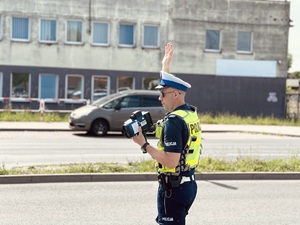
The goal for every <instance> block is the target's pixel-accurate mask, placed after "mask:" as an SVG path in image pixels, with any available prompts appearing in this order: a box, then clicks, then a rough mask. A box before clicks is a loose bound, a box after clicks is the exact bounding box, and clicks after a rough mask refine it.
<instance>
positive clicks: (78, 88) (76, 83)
mask: <svg viewBox="0 0 300 225" xmlns="http://www.w3.org/2000/svg"><path fill="white" fill-rule="evenodd" d="M66 79H67V80H66V98H69V99H83V76H82V75H67V77H66Z"/></svg>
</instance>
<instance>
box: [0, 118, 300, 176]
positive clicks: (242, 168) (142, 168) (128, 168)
mask: <svg viewBox="0 0 300 225" xmlns="http://www.w3.org/2000/svg"><path fill="white" fill-rule="evenodd" d="M68 117H69V114H55V113H45V114H44V115H43V121H44V122H68ZM200 117H201V123H205V124H249V125H251V124H252V125H254V124H255V125H279V126H280V125H282V126H283V125H284V126H300V120H298V121H293V120H289V119H278V118H273V117H256V118H253V117H240V116H234V115H229V114H225V115H210V114H200ZM1 121H12V122H18V121H23V122H39V121H41V115H40V114H39V113H29V112H23V113H11V112H1V113H0V122H1ZM155 171H156V169H155V165H154V161H153V160H149V161H142V162H128V163H127V164H120V163H115V164H113V163H88V164H86V163H83V164H65V165H48V166H39V165H37V166H30V167H15V168H10V169H8V168H6V167H5V165H4V164H3V165H1V161H0V175H19V174H62V173H116V172H119V173H128V172H129V173H142V172H155ZM197 172H300V157H299V156H298V155H295V156H291V157H290V158H288V159H273V160H258V159H252V158H240V159H238V160H235V161H223V160H218V159H212V158H210V157H207V158H202V159H201V161H200V164H199V166H198V167H197Z"/></svg>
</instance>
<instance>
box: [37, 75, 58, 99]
mask: <svg viewBox="0 0 300 225" xmlns="http://www.w3.org/2000/svg"><path fill="white" fill-rule="evenodd" d="M57 93H58V75H56V74H40V80H39V98H43V99H45V98H51V99H53V98H57Z"/></svg>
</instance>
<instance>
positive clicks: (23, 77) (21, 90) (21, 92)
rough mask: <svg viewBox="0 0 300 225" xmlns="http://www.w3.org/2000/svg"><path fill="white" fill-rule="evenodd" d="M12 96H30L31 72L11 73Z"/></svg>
mask: <svg viewBox="0 0 300 225" xmlns="http://www.w3.org/2000/svg"><path fill="white" fill-rule="evenodd" d="M11 97H12V98H29V97H30V74H29V73H12V74H11Z"/></svg>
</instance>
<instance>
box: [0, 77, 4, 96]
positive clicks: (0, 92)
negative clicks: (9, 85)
mask: <svg viewBox="0 0 300 225" xmlns="http://www.w3.org/2000/svg"><path fill="white" fill-rule="evenodd" d="M2 87H3V75H2V73H0V97H3V90H2Z"/></svg>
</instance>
